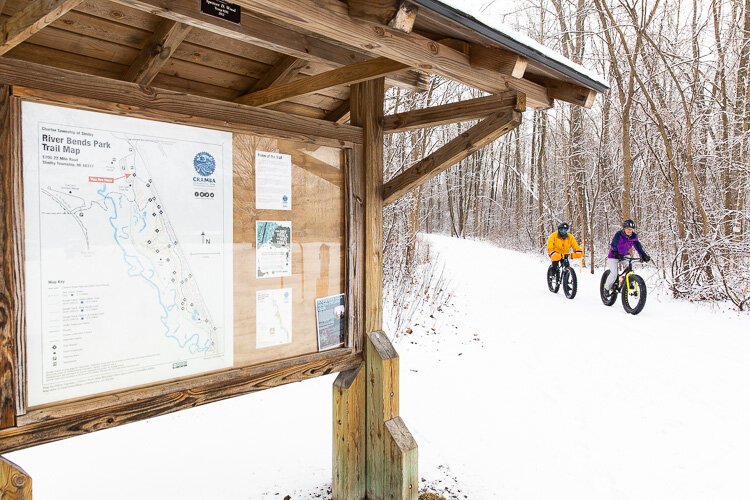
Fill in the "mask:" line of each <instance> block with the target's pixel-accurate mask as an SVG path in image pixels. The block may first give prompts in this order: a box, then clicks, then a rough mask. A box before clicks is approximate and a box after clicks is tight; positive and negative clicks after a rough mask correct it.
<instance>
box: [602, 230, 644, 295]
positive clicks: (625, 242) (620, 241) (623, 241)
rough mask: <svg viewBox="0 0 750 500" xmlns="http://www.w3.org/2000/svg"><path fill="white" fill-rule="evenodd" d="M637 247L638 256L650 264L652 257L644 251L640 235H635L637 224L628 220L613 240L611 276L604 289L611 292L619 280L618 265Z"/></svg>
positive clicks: (610, 255)
mask: <svg viewBox="0 0 750 500" xmlns="http://www.w3.org/2000/svg"><path fill="white" fill-rule="evenodd" d="M633 247H635V249H636V250H637V251H638V255H640V256H641V260H643V262H648V261H650V260H651V257H649V256H648V254H647V253H646V251H645V250H644V249H643V246H642V245H641V242H640V241H638V235H637V234H636V233H635V222H633V221H632V219H627V220H626V221H624V222H623V223H622V229H621V230H620V231H617V232H616V233H615V235H614V237H613V238H612V243H610V244H609V254H607V269H609V276H607V281H606V283H604V288H605V289H606V290H609V289H611V288H612V285H613V284H614V282H615V279H616V278H617V264H618V262H620V261H621V260H622V259H624V258H625V255H627V254H629V253H630V250H631V248H633Z"/></svg>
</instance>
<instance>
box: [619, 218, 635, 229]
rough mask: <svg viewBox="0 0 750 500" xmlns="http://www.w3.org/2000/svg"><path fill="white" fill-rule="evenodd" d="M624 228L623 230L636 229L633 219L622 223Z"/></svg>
mask: <svg viewBox="0 0 750 500" xmlns="http://www.w3.org/2000/svg"><path fill="white" fill-rule="evenodd" d="M622 228H623V229H627V228H630V229H635V222H633V219H625V220H624V221H623V223H622Z"/></svg>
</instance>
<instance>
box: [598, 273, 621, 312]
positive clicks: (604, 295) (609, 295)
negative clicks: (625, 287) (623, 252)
mask: <svg viewBox="0 0 750 500" xmlns="http://www.w3.org/2000/svg"><path fill="white" fill-rule="evenodd" d="M611 272H612V271H610V270H609V269H607V270H606V271H604V274H602V279H601V280H600V281H599V296H600V297H601V299H602V304H604V305H605V306H611V305H612V304H614V303H615V301H616V300H617V292H608V291H606V290H604V284H605V283H606V282H607V277H608V276H609V273H611Z"/></svg>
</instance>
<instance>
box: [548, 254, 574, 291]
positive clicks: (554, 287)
mask: <svg viewBox="0 0 750 500" xmlns="http://www.w3.org/2000/svg"><path fill="white" fill-rule="evenodd" d="M559 262H560V264H559V265H558V266H557V267H555V266H553V265H552V264H550V266H549V267H548V268H547V288H549V291H550V292H552V293H557V291H558V290H560V285H562V289H563V293H564V294H565V296H566V297H567V298H569V299H572V298H573V297H575V296H576V293H578V277H577V276H576V272H575V271H574V270H573V268H572V267H570V261H569V260H568V256H567V255H565V256H564V257H563V258H562V259H561V260H560V261H559Z"/></svg>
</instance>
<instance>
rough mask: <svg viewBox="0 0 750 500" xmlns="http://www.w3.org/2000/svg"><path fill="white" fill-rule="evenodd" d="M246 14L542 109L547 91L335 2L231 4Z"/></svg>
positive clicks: (255, 0)
mask: <svg viewBox="0 0 750 500" xmlns="http://www.w3.org/2000/svg"><path fill="white" fill-rule="evenodd" d="M235 3H237V4H240V5H242V6H243V7H245V8H247V9H248V10H249V11H251V12H256V13H257V14H258V15H263V16H267V17H270V18H272V19H277V20H279V21H281V22H283V23H286V24H288V25H290V26H294V27H297V28H300V29H304V30H308V31H314V32H315V33H316V34H318V35H320V36H323V37H326V38H330V39H333V40H336V41H338V42H341V43H344V44H347V45H349V46H353V47H367V48H368V49H369V51H370V52H372V53H373V54H376V55H378V56H380V57H387V58H389V59H392V60H394V61H399V62H402V63H404V64H406V65H408V66H410V67H413V68H420V69H423V70H426V71H429V72H432V73H436V74H439V75H442V76H444V77H446V78H450V79H451V80H456V81H460V82H463V83H465V84H467V85H471V86H473V87H476V88H478V89H482V90H484V91H486V92H490V93H497V92H504V91H506V90H509V89H514V90H517V91H519V92H523V93H524V94H526V97H527V102H528V104H529V106H531V107H534V108H548V107H550V106H551V105H552V101H551V99H550V98H549V96H548V95H547V89H546V88H545V87H543V86H542V85H538V84H536V83H533V82H530V81H528V80H525V79H517V78H511V77H507V76H504V75H502V74H499V73H497V72H495V71H492V70H488V69H485V68H481V67H476V66H472V65H471V61H470V58H469V56H467V55H465V54H462V53H460V52H458V51H456V50H454V49H451V48H449V47H446V46H444V45H441V44H439V43H437V42H435V41H433V40H430V39H428V38H425V37H423V36H421V35H419V34H416V33H403V32H401V31H397V30H394V29H391V28H388V27H387V26H383V25H375V24H371V23H368V22H365V21H360V20H358V19H353V18H351V17H349V15H348V13H347V12H346V9H342V7H341V4H340V3H339V2H338V1H337V0H287V1H284V2H278V1H276V0H235Z"/></svg>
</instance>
